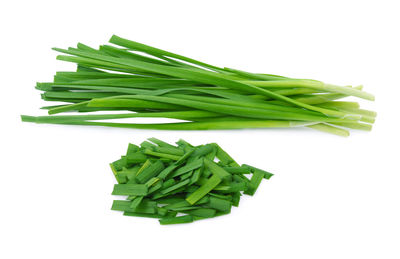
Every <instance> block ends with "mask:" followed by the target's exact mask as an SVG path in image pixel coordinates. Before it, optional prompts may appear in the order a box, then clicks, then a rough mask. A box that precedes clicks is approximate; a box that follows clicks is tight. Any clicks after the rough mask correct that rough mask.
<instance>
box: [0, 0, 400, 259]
mask: <svg viewBox="0 0 400 259" xmlns="http://www.w3.org/2000/svg"><path fill="white" fill-rule="evenodd" d="M396 2H398V1H385V0H381V1H366V0H364V1H351V0H346V1H339V0H336V1H216V0H214V1H204V0H203V1H173V0H169V1H117V0H113V1H83V0H81V1H72V0H69V1H39V0H37V1H2V3H1V4H0V22H1V23H0V24H1V35H0V37H1V41H0V44H1V62H0V66H1V71H2V72H1V83H0V84H1V89H2V95H1V97H2V98H1V102H0V105H1V115H2V116H1V117H2V118H1V132H2V133H1V142H0V148H1V156H0V157H1V172H0V200H1V203H0V204H1V209H0V210H1V212H0V219H1V220H0V239H1V241H0V257H1V258H7V259H8V258H130V257H135V258H184V257H189V258H194V259H195V258H261V257H264V258H307V259H312V258H352V259H354V258H363V259H365V258H384V259H390V258H396V259H398V258H400V204H399V203H400V202H399V198H400V188H399V184H400V170H399V169H400V166H399V144H400V141H399V134H398V131H399V126H400V125H399V117H398V116H399V104H398V100H399V99H398V98H399V94H400V90H399V88H400V85H399V83H400V81H399V80H398V74H399V60H400V55H399V47H400V40H399V25H400V19H399V7H397V6H396ZM112 34H117V35H120V36H122V37H126V38H130V39H132V40H135V41H139V42H143V43H147V44H150V45H153V46H156V47H160V48H163V49H166V50H170V51H173V52H177V53H180V54H183V55H187V56H190V57H194V58H197V59H200V60H204V61H206V62H209V63H211V64H216V65H218V66H229V67H234V68H238V69H244V70H248V71H254V72H265V73H275V74H282V75H287V76H292V77H302V78H314V79H320V80H323V81H325V82H329V83H335V84H342V85H346V84H352V85H357V84H363V85H364V86H365V88H364V89H365V90H367V91H369V92H372V93H374V94H375V95H376V101H375V102H374V103H369V102H362V105H363V107H366V108H369V109H373V110H376V111H377V112H378V118H377V121H376V124H375V126H374V129H373V131H372V132H357V131H352V134H351V136H350V137H348V138H343V137H337V136H333V135H329V134H324V133H320V132H317V131H313V130H311V129H299V130H237V131H208V132H200V131H197V132H172V131H165V132H160V131H150V130H147V131H145V130H129V129H111V128H94V127H83V126H56V125H53V126H52V125H35V124H28V123H21V122H20V119H19V115H20V114H29V115H41V114H44V111H43V110H39V107H40V106H42V105H44V104H45V103H44V102H42V101H41V100H40V96H39V92H38V91H36V90H35V89H34V84H35V82H36V81H49V80H51V79H52V75H53V74H54V73H55V72H56V71H57V70H70V69H73V66H72V65H71V64H63V62H61V61H56V60H55V56H56V54H55V53H54V52H53V51H51V50H50V48H51V47H55V46H57V47H68V46H74V45H75V44H76V43H77V42H79V41H80V42H83V43H86V44H89V45H92V46H96V45H99V44H104V43H106V41H107V40H108V38H109V37H110V36H111V35H112ZM152 136H154V137H158V138H160V139H163V140H167V141H170V142H174V141H176V140H178V139H179V138H184V139H186V140H187V141H189V142H192V143H194V144H202V143H209V142H218V143H219V144H220V145H221V146H222V147H223V148H225V149H226V150H227V151H228V152H229V153H230V154H232V156H233V157H234V158H236V159H237V160H238V162H239V163H248V164H252V165H254V166H257V167H260V168H264V169H266V170H270V171H272V172H274V173H275V174H276V175H275V176H274V177H273V178H272V179H271V180H270V181H269V182H267V181H265V182H263V183H262V185H261V186H260V189H259V191H258V192H257V193H256V195H255V196H254V197H250V198H249V197H245V198H243V199H242V200H241V204H240V207H239V208H235V209H233V211H232V213H231V214H230V215H228V216H224V217H220V218H216V219H211V220H204V221H198V222H195V223H193V224H186V225H178V226H160V225H159V224H158V222H157V221H156V220H153V219H143V218H131V217H123V216H122V215H121V214H120V213H117V212H115V211H111V210H110V206H111V203H112V199H113V197H112V196H111V195H110V193H111V190H112V187H113V184H114V182H115V180H114V179H113V176H112V173H111V171H110V170H109V168H108V163H109V162H111V161H113V160H115V159H117V158H118V157H119V156H120V155H122V154H123V153H124V152H125V150H126V147H127V145H128V142H133V143H140V142H142V141H143V140H144V139H145V138H148V137H152Z"/></svg>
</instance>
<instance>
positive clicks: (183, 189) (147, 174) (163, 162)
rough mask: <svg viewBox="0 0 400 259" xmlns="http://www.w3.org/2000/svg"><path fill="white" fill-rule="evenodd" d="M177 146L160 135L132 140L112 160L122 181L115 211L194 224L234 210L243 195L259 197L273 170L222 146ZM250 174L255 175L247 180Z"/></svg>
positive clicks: (116, 190) (117, 188)
mask: <svg viewBox="0 0 400 259" xmlns="http://www.w3.org/2000/svg"><path fill="white" fill-rule="evenodd" d="M176 144H177V146H175V145H171V144H169V143H166V142H164V141H162V140H159V139H156V138H150V139H149V141H144V142H142V143H141V144H140V146H136V145H134V144H129V146H128V150H127V152H126V154H125V155H124V156H122V157H121V158H120V159H118V160H116V161H114V162H113V163H111V164H110V166H111V169H112V171H113V173H114V176H115V178H116V179H117V182H118V184H115V185H114V190H113V192H112V194H113V195H118V196H126V199H125V200H120V199H118V200H114V202H113V205H112V207H111V209H112V210H116V211H123V215H125V216H134V217H146V218H158V219H159V221H160V224H162V225H167V224H178V223H190V222H193V221H196V220H201V219H206V218H214V217H218V216H222V215H226V214H229V213H230V212H231V208H232V206H235V207H237V206H239V201H240V197H241V196H242V193H243V194H247V195H251V196H252V195H254V193H255V192H256V190H257V189H258V187H259V185H260V183H261V181H262V180H263V179H270V178H271V177H272V174H271V173H269V172H266V171H264V170H261V169H258V168H255V167H252V166H249V165H245V164H244V165H241V166H240V165H239V164H238V163H237V162H236V161H235V160H233V158H232V157H231V156H230V155H229V154H228V153H226V152H225V151H224V150H223V149H222V148H221V147H220V146H219V145H218V144H216V143H211V144H206V145H199V146H193V145H191V144H190V143H188V142H186V141H184V140H179V141H177V142H176ZM246 175H251V177H250V178H248V177H247V176H246Z"/></svg>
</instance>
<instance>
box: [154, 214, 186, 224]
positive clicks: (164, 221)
mask: <svg viewBox="0 0 400 259" xmlns="http://www.w3.org/2000/svg"><path fill="white" fill-rule="evenodd" d="M159 221H160V224H161V225H170V224H182V223H190V222H193V217H192V216H190V215H186V216H180V217H175V218H172V217H166V218H162V219H160V220H159Z"/></svg>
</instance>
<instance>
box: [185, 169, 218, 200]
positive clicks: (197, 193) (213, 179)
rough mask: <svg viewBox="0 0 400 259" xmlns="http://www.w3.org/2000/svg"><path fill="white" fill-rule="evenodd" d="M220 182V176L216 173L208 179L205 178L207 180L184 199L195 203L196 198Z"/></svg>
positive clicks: (198, 198) (201, 196) (199, 197)
mask: <svg viewBox="0 0 400 259" xmlns="http://www.w3.org/2000/svg"><path fill="white" fill-rule="evenodd" d="M220 182H221V178H219V176H217V175H213V176H211V178H210V179H208V180H207V182H206V183H205V184H204V185H202V186H201V187H200V188H199V189H197V191H195V192H194V193H192V194H191V195H190V196H189V197H187V198H186V200H187V201H188V202H189V203H190V204H192V205H193V204H195V203H196V202H197V201H198V200H200V199H201V198H203V197H204V196H205V195H206V194H207V193H209V192H210V191H212V190H213V189H214V188H215V187H216V186H217V185H218V184H219V183H220Z"/></svg>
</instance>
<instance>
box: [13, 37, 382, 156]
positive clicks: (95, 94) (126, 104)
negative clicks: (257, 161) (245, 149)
mask: <svg viewBox="0 0 400 259" xmlns="http://www.w3.org/2000/svg"><path fill="white" fill-rule="evenodd" d="M110 43H112V44H115V46H111V45H102V46H100V47H99V48H97V49H95V48H92V47H89V46H86V45H84V44H82V43H78V44H77V47H76V48H68V49H59V48H54V50H56V51H58V52H61V53H63V54H65V55H59V56H58V57H57V59H58V60H63V61H67V62H73V63H76V64H77V70H76V71H75V72H66V71H61V72H57V73H56V75H55V76H54V80H53V82H44V83H37V85H36V88H37V89H38V90H40V91H43V93H42V95H41V96H42V99H44V100H47V101H56V102H62V104H61V105H55V106H46V107H42V108H43V109H46V110H48V113H49V115H50V116H37V117H33V116H26V115H22V116H21V119H22V120H23V121H25V122H34V123H49V124H62V125H66V124H68V125H88V126H106V127H118V128H134V129H158V130H218V129H241V128H295V127H308V128H311V129H316V130H319V131H323V132H328V133H332V134H336V135H340V136H347V135H349V132H348V130H347V129H356V130H366V131H369V130H371V128H372V124H373V123H374V121H375V117H376V113H375V112H373V111H368V110H363V109H360V107H359V104H358V103H356V102H347V101H341V100H340V101H339V99H342V98H345V97H347V96H352V97H356V98H361V99H365V100H370V101H373V100H374V96H373V95H372V94H370V93H367V92H365V91H363V90H362V87H361V86H356V87H352V86H337V85H332V84H327V83H323V82H321V81H317V80H310V79H296V78H289V77H283V76H278V75H270V74H260V73H250V72H246V71H241V70H237V69H231V68H221V67H217V66H213V65H210V64H207V63H204V62H201V61H198V60H195V59H192V58H189V57H185V56H182V55H179V54H175V53H172V52H168V51H165V50H161V49H158V48H154V47H151V46H148V45H144V44H141V43H138V42H134V41H130V40H127V39H123V38H121V37H118V36H115V35H114V36H112V37H111V39H110ZM96 111H124V113H119V114H91V113H92V112H96ZM64 112H79V113H84V114H79V115H54V114H59V113H64ZM139 117H149V118H168V119H177V120H179V121H178V122H166V123H149V124H139V123H135V122H134V121H133V122H119V121H118V120H123V119H131V120H134V118H139ZM109 120H113V121H109ZM114 120H117V121H114ZM154 143H156V144H160V145H159V147H158V148H156V149H152V148H150V149H149V150H148V151H147V154H146V155H152V156H155V157H160V155H161V154H162V156H163V157H164V158H167V159H172V160H180V158H181V156H182V152H181V151H178V150H177V149H176V148H171V145H165V143H162V142H159V140H157V139H154ZM213 152H214V151H213ZM215 152H217V156H218V153H219V155H220V156H224V155H223V154H222V153H223V152H222V151H218V150H217V151H215Z"/></svg>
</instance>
